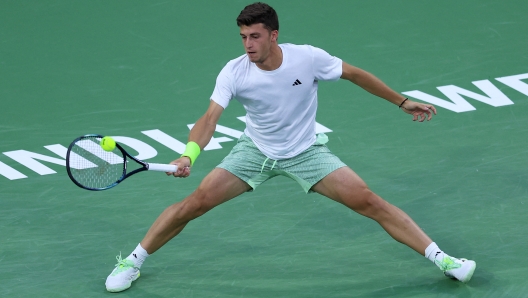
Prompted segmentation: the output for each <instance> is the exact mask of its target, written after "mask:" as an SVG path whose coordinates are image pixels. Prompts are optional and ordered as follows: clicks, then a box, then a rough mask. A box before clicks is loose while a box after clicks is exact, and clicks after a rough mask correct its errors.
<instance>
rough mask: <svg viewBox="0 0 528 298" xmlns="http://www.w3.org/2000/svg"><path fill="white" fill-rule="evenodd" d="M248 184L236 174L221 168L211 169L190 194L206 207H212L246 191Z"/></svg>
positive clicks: (248, 187)
mask: <svg viewBox="0 0 528 298" xmlns="http://www.w3.org/2000/svg"><path fill="white" fill-rule="evenodd" d="M249 189H250V186H249V185H248V184H247V183H246V182H244V181H242V180H241V179H240V178H238V177H237V176H235V175H233V174H231V173H230V172H228V171H226V170H224V169H221V168H215V169H213V170H212V171H211V172H210V173H209V174H208V175H207V176H206V177H205V178H204V179H203V180H202V182H201V183H200V185H199V186H198V188H197V189H196V190H195V191H194V193H193V194H192V195H191V196H190V198H192V199H195V200H200V201H201V203H202V204H203V205H205V206H204V207H207V209H211V208H214V207H215V206H217V205H220V204H222V203H224V202H227V201H229V200H230V199H232V198H234V197H237V196H239V195H241V194H243V193H244V192H246V191H248V190H249Z"/></svg>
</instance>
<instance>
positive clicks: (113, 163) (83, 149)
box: [69, 136, 126, 189]
mask: <svg viewBox="0 0 528 298" xmlns="http://www.w3.org/2000/svg"><path fill="white" fill-rule="evenodd" d="M100 141H101V137H99V136H86V137H83V138H80V139H79V140H77V142H75V143H74V144H73V145H72V146H71V151H70V156H69V166H70V173H71V176H72V178H73V179H74V180H75V181H77V182H78V183H79V184H81V185H83V186H85V187H87V188H92V189H105V188H108V187H110V186H112V185H114V184H116V183H118V182H119V180H121V179H122V178H123V176H124V175H125V169H126V167H125V157H124V156H123V153H122V152H121V150H119V149H117V148H116V149H114V150H113V151H111V152H107V151H104V150H103V149H102V148H101V146H100V144H99V143H100Z"/></svg>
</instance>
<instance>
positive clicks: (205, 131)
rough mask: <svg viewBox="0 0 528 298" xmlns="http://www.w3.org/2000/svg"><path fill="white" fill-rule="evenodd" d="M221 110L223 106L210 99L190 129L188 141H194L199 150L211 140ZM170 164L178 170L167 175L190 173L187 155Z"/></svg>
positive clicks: (187, 174) (177, 175)
mask: <svg viewBox="0 0 528 298" xmlns="http://www.w3.org/2000/svg"><path fill="white" fill-rule="evenodd" d="M223 111H224V108H223V107H222V106H221V105H219V104H217V103H216V102H215V101H213V100H211V102H210V104H209V108H208V109H207V111H206V112H205V114H204V115H203V116H202V117H200V119H198V121H196V124H195V125H194V126H193V128H192V129H191V132H190V133H189V139H188V141H189V142H191V141H192V142H196V143H197V144H198V146H200V150H203V149H204V148H205V146H207V144H209V141H211V138H212V137H213V133H214V132H215V129H216V124H217V123H218V120H219V119H220V116H221V115H222V112H223ZM171 164H173V165H177V166H178V170H177V171H176V172H174V173H169V175H170V174H172V175H174V177H187V176H189V175H190V173H191V170H190V168H191V160H190V158H189V157H187V156H182V157H180V158H178V159H176V160H175V161H173V162H171Z"/></svg>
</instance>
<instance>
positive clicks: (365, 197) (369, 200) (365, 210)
mask: <svg viewBox="0 0 528 298" xmlns="http://www.w3.org/2000/svg"><path fill="white" fill-rule="evenodd" d="M352 200H353V202H354V203H353V204H352V205H351V206H349V207H350V208H351V209H352V210H354V211H356V212H358V213H360V214H362V215H365V216H367V217H371V218H373V217H377V216H378V215H379V214H381V213H384V212H385V211H387V209H388V207H389V206H390V204H389V203H387V202H386V201H385V200H383V199H382V198H381V197H380V196H378V195H377V194H375V193H374V192H373V191H372V190H370V189H369V188H368V187H365V188H364V189H362V190H361V191H359V192H358V193H356V197H355V198H353V199H352Z"/></svg>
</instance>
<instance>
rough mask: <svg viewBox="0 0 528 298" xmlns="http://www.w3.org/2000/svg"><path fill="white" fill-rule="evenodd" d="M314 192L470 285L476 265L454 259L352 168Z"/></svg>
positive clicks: (317, 186) (339, 172)
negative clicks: (371, 222) (366, 219)
mask: <svg viewBox="0 0 528 298" xmlns="http://www.w3.org/2000/svg"><path fill="white" fill-rule="evenodd" d="M312 190H314V191H315V192H318V193H320V194H322V195H324V196H326V197H329V198H330V199H332V200H334V201H337V202H339V203H341V204H343V205H345V206H347V207H349V208H350V209H352V210H354V211H356V212H358V213H359V214H362V215H364V216H367V217H369V218H372V219H374V220H375V221H377V222H378V223H379V224H380V225H381V226H382V227H383V229H385V231H387V233H389V235H391V236H392V238H394V239H395V240H397V241H399V242H401V243H403V244H405V245H407V246H409V247H410V248H412V249H414V250H415V251H416V252H418V253H419V254H421V255H423V256H425V257H426V258H428V259H429V260H431V261H432V262H433V263H434V264H436V265H437V266H438V267H439V268H440V269H441V270H442V271H443V272H444V274H445V275H446V276H448V277H451V278H454V279H458V280H460V281H462V282H468V281H469V280H470V279H471V277H472V276H473V272H474V271H475V267H476V263H475V262H474V261H470V260H466V259H457V258H453V257H450V256H449V255H447V254H445V253H444V252H443V251H441V250H440V249H439V248H438V246H437V245H436V243H434V242H433V241H432V240H431V238H429V236H427V235H426V234H425V233H424V231H422V229H420V227H418V225H417V224H416V223H415V222H414V221H413V220H412V219H411V218H410V217H409V216H408V215H407V214H406V213H405V212H403V211H402V210H400V209H399V208H398V207H396V206H394V205H391V204H389V203H388V202H386V201H385V200H383V199H382V198H380V197H379V196H378V195H376V194H375V193H373V192H372V191H371V190H370V189H369V188H368V187H367V185H366V184H365V182H364V181H363V180H362V179H361V178H360V177H359V176H358V175H357V174H356V173H355V172H354V171H352V170H351V169H350V168H348V167H343V168H340V169H338V170H336V171H334V172H332V173H330V174H329V175H328V176H326V177H325V178H323V179H322V180H321V181H319V182H318V183H316V184H315V185H314V186H313V187H312Z"/></svg>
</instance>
